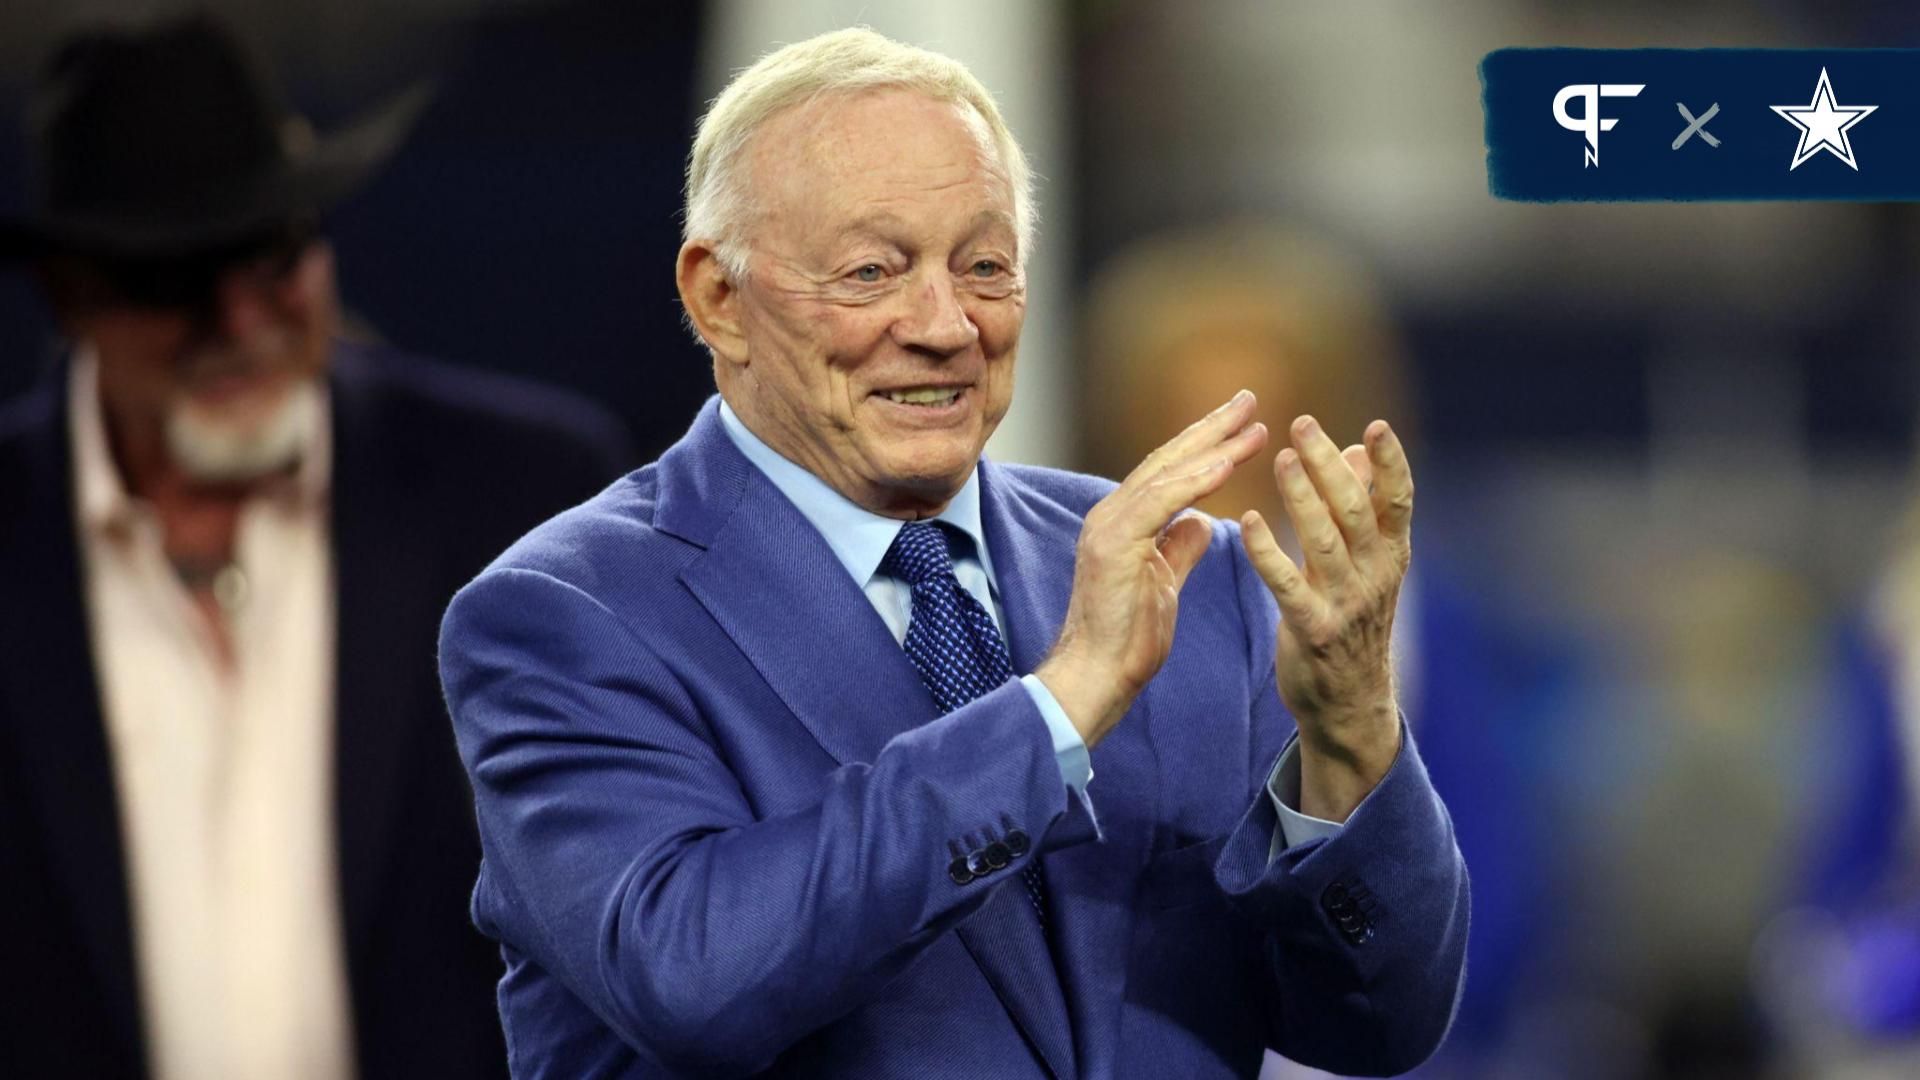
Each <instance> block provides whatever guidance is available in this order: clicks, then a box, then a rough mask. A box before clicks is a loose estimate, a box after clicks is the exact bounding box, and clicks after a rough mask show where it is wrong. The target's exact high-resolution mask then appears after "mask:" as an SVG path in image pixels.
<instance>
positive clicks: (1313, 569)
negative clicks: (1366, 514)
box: [1273, 447, 1353, 582]
mask: <svg viewBox="0 0 1920 1080" xmlns="http://www.w3.org/2000/svg"><path fill="white" fill-rule="evenodd" d="M1344 467H1345V466H1342V468H1344ZM1273 471H1274V475H1275V477H1276V478H1277V479H1278V480H1279V482H1280V499H1281V501H1282V502H1283V503H1284V504H1285V505H1286V508H1287V517H1288V518H1290V519H1292V521H1293V534H1294V535H1295V536H1298V537H1299V538H1300V555H1301V557H1302V559H1303V560H1304V561H1305V563H1306V569H1307V571H1308V572H1309V573H1310V574H1312V575H1313V576H1314V577H1315V578H1317V579H1319V580H1320V581H1323V582H1334V581H1343V580H1345V579H1346V577H1347V576H1348V574H1349V573H1351V571H1352V568H1353V558H1352V556H1351V555H1349V554H1348V552H1347V542H1346V540H1345V538H1343V537H1342V536H1341V535H1340V527H1339V526H1337V525H1335V524H1334V523H1333V517H1332V515H1330V514H1329V513H1328V512H1327V504H1326V502H1325V501H1324V500H1323V499H1321V497H1320V492H1319V490H1318V489H1317V488H1315V487H1314V486H1313V481H1312V480H1311V479H1309V478H1308V476H1307V470H1306V467H1305V466H1304V465H1302V464H1301V462H1300V454H1299V453H1298V452H1297V451H1295V450H1294V449H1293V448H1292V447H1287V448H1286V449H1284V450H1282V451H1280V455H1279V456H1278V457H1277V458H1275V459H1274V462H1273Z"/></svg>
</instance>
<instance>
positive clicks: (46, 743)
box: [0, 368, 142, 1061]
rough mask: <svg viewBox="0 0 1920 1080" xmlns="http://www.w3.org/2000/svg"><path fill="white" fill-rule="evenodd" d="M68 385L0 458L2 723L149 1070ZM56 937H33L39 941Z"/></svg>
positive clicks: (40, 400) (121, 1020)
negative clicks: (82, 542) (91, 631)
mask: <svg viewBox="0 0 1920 1080" xmlns="http://www.w3.org/2000/svg"><path fill="white" fill-rule="evenodd" d="M65 386H66V379H65V377H64V368H62V369H61V374H60V375H59V376H57V377H55V378H53V379H50V380H49V382H48V384H47V385H45V386H43V387H42V388H40V389H39V390H36V391H35V392H34V393H35V400H34V401H33V402H31V404H30V408H31V409H32V410H33V411H34V413H35V415H34V417H33V419H32V421H31V423H30V425H28V427H26V428H23V429H22V430H21V432H20V435H19V437H18V438H16V439H15V440H13V441H12V443H11V445H9V446H3V447H0V596H4V597H6V601H5V602H4V603H0V641H6V642H8V643H9V645H8V648H9V650H10V652H9V657H8V659H9V662H8V663H7V664H6V665H5V666H4V667H0V695H4V698H5V701H6V705H5V707H4V708H0V717H5V718H8V719H9V720H10V722H11V725H12V730H10V731H5V732H0V738H3V739H5V740H6V741H7V742H9V743H11V744H12V749H11V753H12V754H13V755H14V757H15V760H16V761H17V762H18V763H19V767H20V768H19V774H20V777H21V780H22V782H23V787H24V788H25V791H24V792H23V795H24V797H25V799H26V801H27V802H28V803H29V804H30V805H31V806H33V807H34V817H33V819H32V825H31V826H30V827H33V828H37V829H39V830H40V831H41V833H42V835H43V837H44V839H45V842H46V844H47V846H48V851H49V852H50V854H51V856H52V861H53V868H54V873H55V874H56V875H57V876H58V877H59V878H60V885H61V886H63V888H64V891H65V893H66V895H67V896H68V898H69V900H70V903H71V905H72V911H73V919H74V922H75V923H76V924H77V926H78V928H79V930H80V935H81V948H82V952H83V954H84V961H85V962H87V963H89V964H90V965H91V966H92V967H93V968H94V969H95V970H96V972H97V973H98V975H99V978H100V984H99V985H100V987H101V996H102V1000H101V1004H102V1005H103V1007H104V1010H105V1012H106V1013H107V1015H108V1016H109V1018H110V1023H111V1024H112V1025H113V1027H114V1030H112V1031H110V1032H107V1033H105V1035H106V1036H107V1037H111V1038H118V1039H122V1040H124V1041H125V1044H126V1045H127V1046H129V1047H131V1048H133V1052H132V1053H130V1054H129V1055H128V1058H129V1060H135V1061H138V1060H141V1057H142V1055H141V1053H140V1050H139V1048H140V1046H141V1045H142V1043H141V1033H140V1011H139V1003H138V996H137V991H136V987H135V983H134V956H133V930H132V924H131V921H130V914H129V904H128V897H127V878H126V870H125V861H124V857H123V848H122V844H123V839H122V836H121V833H120V818H119V799H118V796H117V794H116V791H115V783H114V775H113V765H112V761H111V759H110V758H109V753H110V751H109V748H108V745H107V735H106V727H105V718H104V716H103V714H102V711H101V706H100V694H99V688H98V684H97V681H96V679H95V673H94V668H93V646H92V641H91V639H90V638H89V636H88V631H87V617H86V606H85V605H86V601H85V591H84V590H85V585H84V582H83V581H82V578H81V572H80V556H79V548H78V539H77V536H76V534H75V529H76V528H77V525H76V522H75V517H74V510H73V499H72V490H73V489H72V478H71V472H72V469H71V455H70V454H69V452H68V445H67V443H68V436H67V419H66V408H65V394H64V389H65ZM46 929H47V928H44V927H42V928H31V929H28V930H27V931H26V932H30V933H38V932H43V931H45V930H46Z"/></svg>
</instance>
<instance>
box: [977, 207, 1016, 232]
mask: <svg viewBox="0 0 1920 1080" xmlns="http://www.w3.org/2000/svg"><path fill="white" fill-rule="evenodd" d="M972 224H973V227H972V230H971V231H973V232H976V233H977V232H980V231H982V230H984V229H987V228H989V227H991V226H994V225H998V226H1000V227H1002V228H1004V229H1008V230H1013V228H1014V221H1013V215H1012V214H1010V213H1008V212H1006V211H1005V210H982V211H980V212H979V213H977V214H975V215H973V223H972Z"/></svg>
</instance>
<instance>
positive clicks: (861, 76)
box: [682, 27, 1035, 279]
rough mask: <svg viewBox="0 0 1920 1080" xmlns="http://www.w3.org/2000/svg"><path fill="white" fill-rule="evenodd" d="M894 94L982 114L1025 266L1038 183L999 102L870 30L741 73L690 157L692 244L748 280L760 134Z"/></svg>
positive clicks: (828, 37)
mask: <svg viewBox="0 0 1920 1080" xmlns="http://www.w3.org/2000/svg"><path fill="white" fill-rule="evenodd" d="M886 87H899V88H902V89H907V90H913V91H917V92H919V93H922V94H925V95H927V96H928V97H930V98H933V99H934V100H936V101H944V102H950V103H952V104H955V105H967V106H971V107H972V109H973V111H974V112H975V113H978V114H979V116H980V119H981V120H982V121H983V122H984V123H985V124H986V127H987V134H988V135H989V136H990V137H991V138H992V139H993V144H994V147H995V148H996V149H997V150H998V151H999V154H1000V164H1001V165H1002V167H1004V168H1005V169H1006V170H1007V177H1008V179H1009V180H1010V181H1011V182H1012V186H1013V222H1014V235H1015V236H1016V238H1017V239H1018V241H1019V245H1020V250H1019V252H1018V255H1017V258H1018V259H1019V260H1020V261H1021V262H1025V261H1026V258H1027V252H1028V250H1029V248H1030V247H1031V246H1032V241H1033V229H1034V223H1035V214H1034V210H1033V191H1032V186H1033V176H1032V173H1031V172H1030V171H1029V170H1028V168H1027V159H1026V155H1025V154H1022V153H1021V152H1020V144H1019V143H1018V142H1016V141H1015V140H1014V137H1013V132H1011V131H1009V130H1008V129H1007V124H1006V121H1005V120H1003V119H1002V118H1001V116H1000V110H999V108H998V107H997V106H996V105H994V103H993V95H991V94H989V93H988V92H987V88H986V87H984V86H982V85H980V80H978V79H976V78H974V77H973V73H972V72H971V71H968V70H967V69H966V67H965V65H963V64H961V63H960V62H959V61H958V60H955V59H953V58H951V57H947V56H942V55H941V54H939V53H936V52H931V51H929V50H927V49H921V48H916V47H914V46H912V45H903V44H901V43H900V42H897V41H894V40H892V39H891V38H887V37H883V36H882V35H880V34H877V33H875V32H873V31H872V30H869V29H867V28H866V27H853V28H850V29H846V30H835V31H833V32H831V33H826V34H821V35H819V36H818V37H811V38H808V39H807V40H805V41H801V42H796V43H794V44H792V45H788V46H785V47H784V48H780V49H776V50H774V51H773V52H770V53H768V54H767V55H765V56H763V57H761V58H760V59H759V60H757V61H755V62H754V64H753V66H751V67H749V68H747V69H746V70H744V71H742V72H740V73H739V74H738V75H736V76H734V78H733V81H732V82H730V83H728V84H727V87H726V89H724V90H722V91H721V92H720V96H719V97H716V98H714V99H713V104H712V106H710V107H709V108H708V109H707V113H706V115H705V116H703V117H701V118H700V127H699V130H698V132H697V133H696V134H695V135H694V138H693V153H692V155H691V156H690V157H689V158H688V160H687V213H686V223H685V228H684V231H683V234H682V235H683V239H686V240H693V239H700V240H704V241H707V242H709V243H711V244H713V246H714V254H715V255H716V256H717V257H718V258H719V260H720V265H721V266H723V267H724V268H725V269H726V271H727V273H728V275H729V276H731V277H734V278H736V279H744V278H745V276H746V272H747V244H746V238H745V236H744V235H743V233H744V231H745V225H746V221H747V218H748V216H749V214H751V212H752V210H753V206H752V199H751V197H750V196H749V195H748V194H747V192H746V191H745V185H744V184H743V183H742V179H741V176H740V172H741V169H740V161H741V158H742V157H743V156H744V155H743V153H742V151H743V150H744V149H745V148H746V146H747V144H748V143H749V142H750V141H752V139H753V136H754V134H755V133H756V132H758V131H759V130H760V128H761V127H763V126H764V125H765V124H766V122H767V121H768V120H770V119H772V118H773V117H774V116H775V115H776V114H779V113H781V112H784V111H786V110H787V109H789V108H792V107H794V106H797V105H801V104H804V103H806V102H808V101H811V100H814V99H815V98H818V97H822V96H825V95H827V94H851V93H858V92H860V91H864V90H876V89H881V88H886Z"/></svg>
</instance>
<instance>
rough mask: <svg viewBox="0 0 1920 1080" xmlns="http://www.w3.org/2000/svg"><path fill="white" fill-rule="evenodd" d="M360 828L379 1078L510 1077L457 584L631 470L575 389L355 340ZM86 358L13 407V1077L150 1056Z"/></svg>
mask: <svg viewBox="0 0 1920 1080" xmlns="http://www.w3.org/2000/svg"><path fill="white" fill-rule="evenodd" d="M331 387H332V399H333V415H332V423H333V446H334V462H333V484H332V491H333V498H332V514H333V520H332V528H333V551H334V569H335V574H336V579H337V585H338V606H337V634H338V640H337V653H336V657H337V668H336V671H337V674H336V680H337V681H336V694H337V696H336V713H337V741H336V746H335V760H334V767H335V772H336V779H335V787H336V814H337V817H336V821H335V824H336V828H337V832H338V836H339V847H340V853H339V858H340V862H339V871H340V885H341V892H342V895H341V897H340V903H341V906H342V908H341V910H342V915H343V922H344V926H345V936H346V959H347V965H346V969H347V981H348V986H349V993H350V997H351V1016H352V1022H353V1029H354V1034H355V1037H356V1043H357V1046H356V1050H357V1060H358V1063H359V1069H360V1077H361V1080H379V1078H383V1077H425V1076H433V1077H441V1076H446V1077H469V1076H473V1077H480V1076H494V1075H498V1074H500V1073H502V1072H503V1071H504V1070H503V1069H502V1062H503V1061H504V1055H505V1047H504V1044H503V1042H502V1038H501V1032H500V1026H499V1021H498V1015H497V1010H496V1007H495V1004H494V997H493V989H494V984H495V982H496V980H497V978H498V976H499V974H500V968H501V964H500V958H499V954H498V950H497V949H496V948H495V947H494V946H493V945H492V944H491V943H490V942H488V941H486V940H485V939H484V938H482V937H481V936H480V935H479V934H477V933H475V932H474V930H473V929H472V927H471V925H470V924H469V922H468V920H467V917H466V908H467V897H468V893H469V890H470V889H471V886H472V883H473V876H474V870H475V867H476V866H477V865H478V862H479V847H478V844H477V841H476V838H475V835H474V824H473V811H472V802H471V798H470V795H469V792H468V789H467V786H466V782H465V778H464V777H463V776H462V773H461V769H460V764H459V760H458V758H457V757H456V756H455V754H454V748H453V743H452V739H451V738H450V737H449V735H448V731H447V719H446V713H445V708H444V705H443V704H442V701H441V698H440V694H439V687H438V683H437V681H436V679H435V668H434V640H435V633H436V628H437V626H438V623H439V619H440V613H441V611H442V610H443V609H444V607H445V606H446V602H447V599H448V598H449V597H451V596H452V595H453V593H454V591H455V590H456V589H458V588H459V587H460V585H461V584H462V583H463V582H465V581H466V580H467V579H468V578H470V577H471V576H472V575H473V574H474V573H475V572H477V571H478V570H479V569H480V568H481V567H483V566H484V565H486V563H487V560H488V559H490V558H492V557H493V556H494V555H496V554H497V553H498V552H499V551H500V550H501V549H502V548H504V547H505V546H506V545H507V544H508V543H510V542H511V541H512V540H513V538H514V537H515V536H516V535H518V534H519V533H520V532H522V531H524V530H525V529H526V528H527V527H529V526H530V525H532V524H534V523H535V522H537V521H539V520H540V519H541V518H543V517H545V516H547V515H549V514H551V513H553V512H555V511H557V510H559V509H561V508H563V507H565V506H566V505H568V504H569V503H571V502H574V501H576V500H579V499H582V498H585V497H586V496H588V495H590V494H592V492H593V491H594V490H595V489H597V488H599V487H600V486H602V485H604V484H605V483H607V482H608V481H609V480H611V479H613V478H614V477H616V476H618V475H619V473H620V472H621V471H623V470H624V469H625V468H627V467H629V466H630V464H631V463H630V462H628V461H627V460H626V454H627V450H626V440H625V436H624V433H623V432H622V431H621V430H620V427H619V425H618V423H617V422H616V421H614V420H613V419H612V417H611V416H610V415H608V414H606V413H605V412H603V411H601V410H600V409H598V408H597V407H594V406H592V405H589V404H587V403H585V402H583V401H580V400H578V399H575V398H573V397H571V396H568V395H563V394H561V393H559V392H557V391H553V390H547V389H541V388H536V387H533V386H530V385H527V384H523V383H520V382H518V381H509V380H507V379H504V378H501V377H498V376H487V375H480V374H477V373H469V372H464V371H459V370H456V369H453V368H448V367H445V366H442V365H438V364H432V363H429V362H426V361H422V360H418V359H415V358H411V357H406V356H403V355H400V354H398V353H396V352H393V351H392V350H388V349H384V348H380V347H375V346H366V345H358V344H346V343H343V344H341V345H339V346H338V347H337V348H336V349H335V355H334V366H333V371H332V377H331ZM67 428H68V425H67V415H66V372H65V368H64V365H62V366H61V368H60V369H59V370H58V371H56V372H55V375H54V377H53V378H51V379H49V380H48V381H47V382H46V383H45V384H44V385H42V386H40V387H39V388H37V389H36V390H34V391H33V392H31V393H29V394H28V395H26V396H24V397H22V398H20V399H17V400H16V401H14V402H12V403H10V404H9V405H8V406H6V407H5V408H4V409H0V657H4V659H0V925H6V926H10V927H14V928H15V931H14V932H11V933H8V934H6V935H4V936H0V968H4V970H6V971H7V972H9V973H10V978H9V979H8V991H7V997H8V998H9V1000H7V1001H6V1002H5V1003H4V1004H5V1007H4V1008H0V1075H5V1076H21V1077H28V1076H87V1077H93V1076H100V1077H138V1076H141V1075H144V1073H145V1071H146V1062H145V1052H144V1049H143V1043H142V1032H141V1020H140V1016H141V1014H140V1009H139V1005H138V1001H137V995H138V985H137V979H136V976H135V972H134V957H133V941H132V929H131V923H130V918H129V898H128V893H127V881H126V875H125V871H124V869H123V867H124V859H123V851H122V847H121V843H122V839H121V831H120V826H119V819H118V809H117V803H116V797H115V792H114V781H113V772H112V764H111V762H110V761H109V760H108V756H107V755H108V746H107V741H106V736H105V729H104V727H103V723H102V716H101V704H100V696H99V692H98V688H97V686H96V682H95V673H94V667H93V659H92V654H91V648H90V645H89V639H88V630H87V614H86V610H85V606H84V597H83V593H82V588H81V580H80V573H81V570H80V561H79V554H78V547H77V538H76V534H75V524H74V511H73V502H72V481H71V478H70V475H69V474H70V468H69V464H70V463H69V452H68V434H67Z"/></svg>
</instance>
